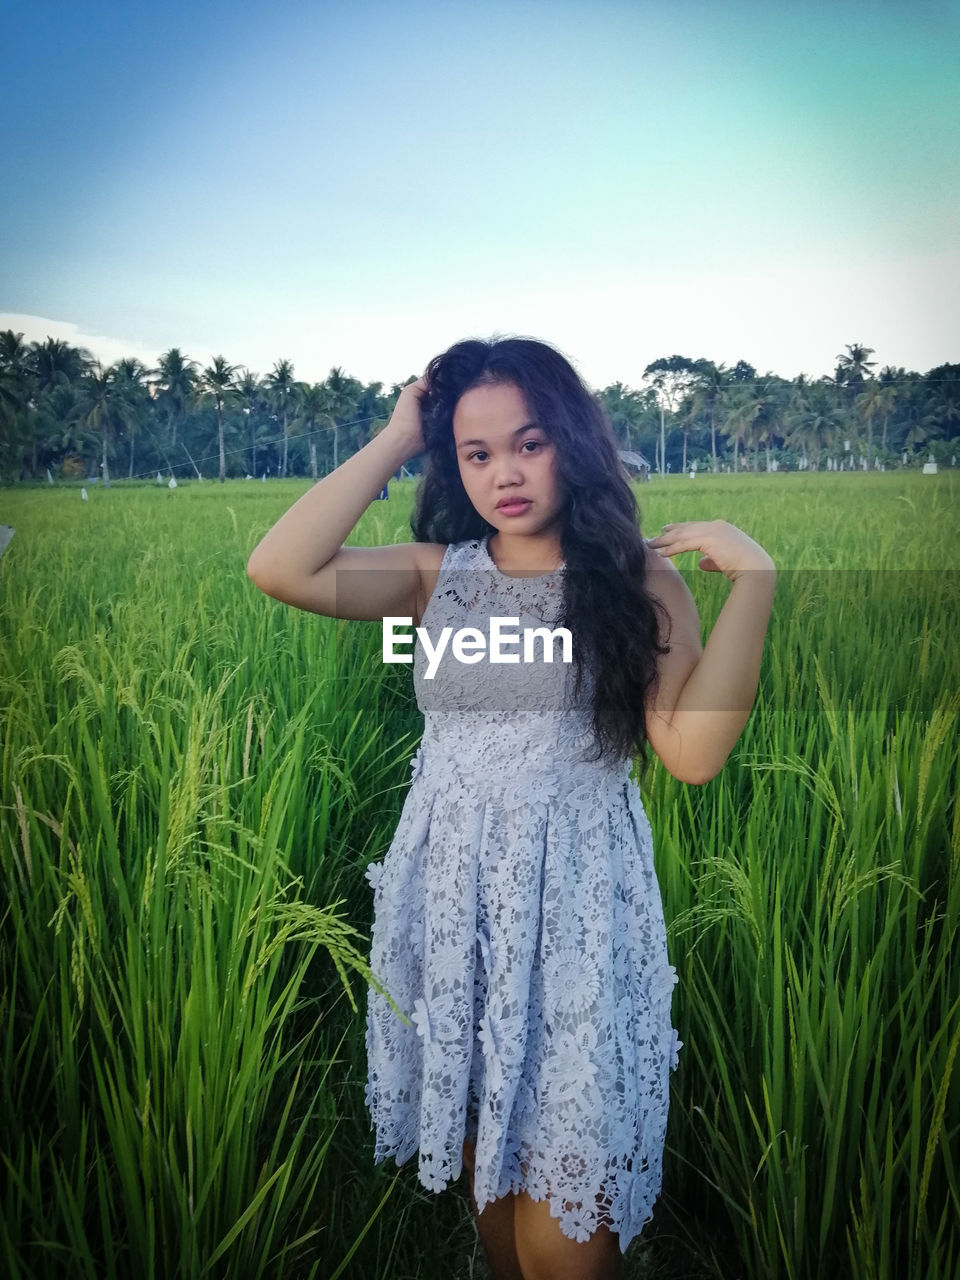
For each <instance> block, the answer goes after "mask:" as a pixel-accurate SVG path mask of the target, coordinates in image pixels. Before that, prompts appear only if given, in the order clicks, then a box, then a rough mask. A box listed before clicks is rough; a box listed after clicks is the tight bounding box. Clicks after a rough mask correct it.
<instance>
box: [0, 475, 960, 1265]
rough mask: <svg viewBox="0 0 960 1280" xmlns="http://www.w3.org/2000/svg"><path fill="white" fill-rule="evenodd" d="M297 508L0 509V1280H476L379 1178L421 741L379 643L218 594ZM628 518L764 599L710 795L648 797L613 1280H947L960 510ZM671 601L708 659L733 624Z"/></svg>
mask: <svg viewBox="0 0 960 1280" xmlns="http://www.w3.org/2000/svg"><path fill="white" fill-rule="evenodd" d="M304 487H305V486H304V484H303V482H290V483H284V482H275V483H271V484H265V485H261V484H260V483H255V482H249V483H244V482H231V483H229V484H227V485H226V486H223V487H221V486H219V485H216V484H211V483H205V484H193V485H190V484H185V485H182V486H181V487H180V488H178V489H177V490H176V491H168V490H167V489H165V488H154V487H152V486H143V487H136V486H131V487H126V486H123V485H117V486H114V487H113V488H112V489H111V490H109V491H103V490H97V489H94V490H92V491H91V492H90V499H89V501H87V502H82V501H81V499H80V495H79V489H78V488H72V487H67V486H59V487H57V488H55V489H49V490H47V489H35V490H6V491H4V492H2V493H0V521H2V522H4V523H7V524H11V525H13V526H14V527H15V528H16V531H17V532H16V536H15V537H14V540H13V542H12V543H11V545H10V547H9V548H8V549H7V551H6V552H5V553H4V555H3V557H2V560H0V636H2V645H0V715H2V745H3V760H2V766H0V768H2V781H0V876H2V884H0V893H2V899H0V1026H2V1029H3V1030H2V1036H0V1054H2V1069H0V1191H2V1199H0V1203H2V1208H0V1270H2V1272H3V1274H4V1275H7V1276H10V1277H11V1280H20V1278H24V1280H26V1278H28V1277H29V1278H32V1277H37V1278H38V1280H40V1278H42V1280H47V1278H48V1277H49V1278H51V1280H52V1278H53V1277H63V1276H70V1277H73V1276H78V1277H81V1276H82V1277H90V1280H94V1278H95V1277H96V1278H97V1280H100V1277H111V1278H113V1277H118V1278H125V1277H133V1276H137V1277H143V1276H149V1277H154V1276H156V1277H161V1276H174V1275H176V1276H184V1277H191V1278H193V1277H197V1278H199V1277H231V1278H233V1277H236V1280H248V1278H256V1277H261V1276H262V1277H278V1278H279V1277H285V1278H286V1277H301V1276H302V1277H325V1278H331V1280H332V1278H333V1277H337V1276H344V1277H357V1278H360V1277H363V1278H364V1280H366V1278H369V1277H377V1278H379V1277H390V1278H391V1280H404V1278H405V1277H415V1276H422V1277H429V1278H430V1280H432V1278H433V1277H436V1278H437V1280H439V1278H440V1277H444V1278H445V1280H448V1278H449V1277H451V1276H463V1277H466V1276H467V1275H468V1274H471V1273H473V1274H478V1275H479V1274H481V1272H480V1270H479V1268H477V1269H476V1270H474V1269H473V1264H472V1263H471V1261H470V1260H471V1258H472V1257H473V1255H474V1251H475V1233H474V1229H473V1225H472V1222H471V1220H470V1217H469V1210H468V1200H467V1191H466V1184H465V1182H463V1181H461V1183H460V1184H459V1185H458V1187H457V1188H455V1189H454V1190H453V1191H448V1192H447V1193H445V1194H444V1195H441V1196H439V1197H436V1196H433V1195H432V1194H431V1193H429V1192H426V1191H425V1190H424V1189H423V1188H421V1187H420V1186H419V1184H418V1183H417V1180H416V1174H415V1162H410V1163H408V1164H407V1165H406V1166H404V1168H403V1169H401V1170H399V1171H398V1170H397V1168H396V1166H395V1165H392V1166H388V1164H386V1163H385V1164H383V1165H380V1166H378V1167H374V1166H373V1164H372V1150H373V1138H372V1134H371V1132H370V1129H369V1126H368V1121H367V1118H366V1113H365V1111H364V1108H363V1083H364V1079H365V1059H364V1046H363V1008H364V1000H365V988H366V983H367V981H368V980H369V978H370V975H369V971H368V969H367V966H366V964H365V958H366V955H367V951H368V944H367V937H368V935H369V925H370V915H371V907H372V900H371V895H370V891H369V887H368V886H367V884H366V882H365V880H364V879H363V873H364V870H365V867H366V865H367V863H368V862H369V861H370V860H371V859H372V858H374V857H379V856H380V855H382V853H383V851H384V849H385V847H386V845H387V843H388V842H389V839H390V835H391V832H392V829H393V826H394V824H395V822H396V818H397V815H398V813H399V808H400V805H401V803H402V799H403V792H404V787H405V785H406V781H407V778H408V776H409V770H408V767H407V760H408V758H409V756H410V754H411V752H412V751H413V749H414V747H415V745H416V741H417V737H418V734H419V728H420V722H419V716H418V713H417V710H416V706H415V703H414V701H413V696H412V688H411V686H410V675H409V672H408V670H407V669H406V668H404V667H386V668H385V667H383V665H382V664H381V662H380V635H379V627H378V626H377V625H376V624H368V623H337V622H335V621H333V620H330V619H322V618H317V617H312V616H309V615H306V614H300V613H297V612H296V611H294V610H291V609H287V608H285V607H283V606H281V605H279V604H276V603H274V602H272V601H270V600H268V599H266V598H265V597H264V596H263V595H261V594H260V593H259V592H258V591H257V590H256V588H255V587H253V585H252V584H251V583H250V582H249V581H248V580H247V578H246V575H245V572H244V565H245V560H246V557H247V555H248V553H249V551H250V550H251V549H252V547H253V546H254V544H255V543H256V542H257V540H258V539H259V537H260V536H261V535H262V534H263V532H265V530H266V529H267V528H268V527H269V525H270V524H271V523H272V522H273V520H275V519H276V517H277V516H278V515H279V514H280V513H281V512H282V511H283V510H284V509H285V508H286V507H287V506H288V505H289V504H290V503H291V502H292V501H293V500H294V499H295V497H297V496H298V495H299V494H300V493H301V492H303V490H304ZM639 493H640V502H641V509H642V513H643V526H644V533H645V534H646V535H647V536H650V535H652V534H653V533H654V532H656V531H659V529H660V527H661V525H662V523H663V522H664V521H680V520H691V519H710V518H715V517H722V518H724V519H727V520H729V521H731V522H732V523H734V524H737V525H739V526H740V527H741V528H743V529H745V530H746V531H747V532H748V533H749V534H750V535H751V536H752V537H754V538H756V539H757V540H758V541H759V542H761V543H762V544H763V545H764V546H765V547H766V548H767V550H768V551H769V552H770V554H771V555H772V556H773V558H774V560H775V562H776V563H777V565H778V569H779V574H778V585H777V597H776V601H775V604H774V613H773V617H772V619H771V625H770V630H769V635H768V641H767V649H766V653H765V659H764V668H763V673H762V677H761V686H760V690H759V693H758V697H757V704H756V706H755V708H754V712H753V714H752V716H751V719H750V721H749V723H748V725H747V727H746V729H745V731H744V733H743V735H742V737H741V739H740V741H739V743H738V744H737V747H736V748H735V750H734V753H733V755H732V757H731V759H730V760H729V761H728V763H727V765H726V767H725V768H724V770H723V771H722V772H721V774H720V775H719V776H718V777H717V778H716V779H715V780H714V781H713V782H711V783H709V784H708V785H707V786H705V787H701V788H696V787H688V786H684V785H682V784H680V783H678V782H676V780H675V779H673V778H672V777H670V776H669V775H668V774H667V773H666V772H665V771H664V770H663V769H662V767H661V766H659V764H657V765H655V767H654V768H652V769H651V771H650V774H649V775H648V778H647V781H646V784H645V789H644V803H645V806H646V808H647V811H648V813H649V814H650V817H651V822H652V824H653V830H654V835H655V842H656V855H657V870H658V875H659V878H660V884H661V889H662V893H663V899H664V906H665V911H666V915H667V921H668V930H669V937H670V954H671V960H672V961H673V963H674V964H675V965H676V967H677V969H678V971H679V974H680V984H679V986H678V988H677V992H676V995H675V997H674V1005H673V1012H674V1024H675V1025H676V1026H677V1027H678V1029H679V1032H680V1038H681V1040H682V1041H683V1042H684V1049H683V1050H682V1051H681V1055H680V1067H679V1069H678V1071H677V1072H676V1073H675V1075H674V1077H673V1094H672V1102H671V1116H670V1128H669V1133H668V1143H667V1148H668V1149H667V1153H666V1160H665V1187H664V1196H663V1198H662V1201H661V1205H660V1207H659V1209H658V1213H657V1217H656V1219H655V1222H654V1224H652V1229H651V1230H648V1232H645V1233H644V1237H643V1238H641V1239H639V1240H637V1241H635V1242H634V1243H633V1245H631V1248H630V1250H629V1252H628V1256H627V1262H628V1267H627V1269H626V1275H627V1276H639V1275H645V1276H653V1275H662V1276H666V1275H668V1274H669V1275H673V1274H677V1275H680V1274H682V1275H686V1276H691V1275H695V1274H696V1275H708V1274H715V1275H718V1276H726V1277H731V1276H743V1277H749V1280H775V1278H778V1277H784V1278H787V1280H812V1278H813V1277H817V1276H821V1275H823V1276H837V1275H844V1276H850V1277H854V1278H855V1280H953V1277H955V1276H956V1274H957V1273H958V1270H960V1155H958V1151H960V1141H958V1139H960V1088H958V1073H960V1066H958V1062H957V1056H958V1046H960V969H958V966H957V961H956V955H957V944H958V941H960V938H958V912H960V811H958V808H957V804H956V800H957V791H958V767H957V743H958V734H957V720H958V713H960V693H958V678H957V677H958V672H960V662H958V657H960V653H958V648H960V646H958V641H957V608H956V600H957V598H958V591H957V588H958V586H960V550H958V548H960V477H958V475H957V474H956V473H952V472H946V473H941V474H940V475H938V476H936V477H927V476H921V475H918V474H917V473H915V472H913V473H909V474H905V473H884V474H873V475H860V474H826V475H798V474H792V475H784V474H778V475H769V476H768V475H760V476H741V477H733V476H715V477H714V476H703V475H701V476H698V477H697V479H696V480H695V481H689V480H688V479H686V478H685V477H676V478H671V479H668V480H666V481H654V482H653V483H651V484H649V485H646V486H642V487H641V489H640V490H639ZM411 501H412V488H411V487H410V486H409V485H391V497H390V501H389V502H377V503H374V504H373V506H372V508H371V510H370V511H369V512H368V513H367V515H366V516H365V518H364V520H363V521H362V523H361V525H360V527H359V529H358V531H357V533H356V535H355V539H356V540H357V541H362V542H365V543H377V542H388V541H400V540H404V539H405V538H407V537H408V536H409V529H408V524H407V521H408V518H409V511H410V505H411ZM679 567H680V568H681V570H682V571H683V572H684V574H685V576H686V577H687V581H688V582H689V584H690V586H691V589H692V590H693V593H694V596H695V598H696V600H697V603H698V607H699V610H700V616H701V621H702V624H703V628H704V636H706V633H707V630H708V628H709V625H710V624H711V622H712V620H713V619H714V618H715V617H716V614H717V612H718V611H719V609H720V607H721V605H722V602H723V599H724V598H725V588H726V587H727V584H726V582H725V580H723V579H722V578H719V575H716V574H704V573H702V572H700V571H699V570H698V569H697V567H696V557H694V556H686V557H681V559H680V563H679Z"/></svg>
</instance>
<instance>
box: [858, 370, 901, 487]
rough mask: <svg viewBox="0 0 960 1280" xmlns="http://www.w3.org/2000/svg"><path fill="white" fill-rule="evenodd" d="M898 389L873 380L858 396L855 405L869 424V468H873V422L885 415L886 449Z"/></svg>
mask: <svg viewBox="0 0 960 1280" xmlns="http://www.w3.org/2000/svg"><path fill="white" fill-rule="evenodd" d="M896 395H897V390H896V387H892V386H890V385H889V384H888V385H886V386H884V385H883V384H882V383H880V382H874V381H873V379H871V380H870V381H869V382H868V383H867V384H866V385H865V387H864V389H863V390H862V391H861V392H860V394H859V395H858V396H857V398H856V400H855V401H854V404H855V406H856V410H857V413H858V415H859V417H860V418H861V419H862V420H863V421H864V422H865V423H866V424H867V467H868V468H869V467H872V466H873V420H874V418H875V417H876V416H877V414H883V415H884V432H883V435H884V448H885V447H886V435H887V432H886V418H888V417H889V416H890V410H891V409H892V408H893V404H894V400H895V399H896Z"/></svg>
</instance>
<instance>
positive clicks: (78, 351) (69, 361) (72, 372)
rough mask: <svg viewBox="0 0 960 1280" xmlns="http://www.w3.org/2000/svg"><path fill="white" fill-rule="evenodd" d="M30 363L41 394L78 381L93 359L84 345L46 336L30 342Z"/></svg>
mask: <svg viewBox="0 0 960 1280" xmlns="http://www.w3.org/2000/svg"><path fill="white" fill-rule="evenodd" d="M30 363H31V365H32V367H33V373H34V377H35V378H36V387H37V392H38V393H39V394H40V395H43V393H44V392H45V391H52V390H53V388H54V387H67V386H71V385H72V384H74V383H76V382H79V381H80V379H81V378H82V377H83V375H84V373H85V372H86V371H87V369H89V368H90V367H91V366H92V365H93V363H94V361H93V356H92V355H91V354H90V352H89V351H87V350H86V349H85V348H84V347H72V346H71V345H70V343H69V342H64V341H63V340H62V339H61V338H46V339H45V340H44V341H43V342H31V344H30Z"/></svg>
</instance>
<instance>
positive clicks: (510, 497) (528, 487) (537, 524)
mask: <svg viewBox="0 0 960 1280" xmlns="http://www.w3.org/2000/svg"><path fill="white" fill-rule="evenodd" d="M453 438H454V443H455V446H456V450H457V462H458V464H459V467H460V476H461V479H462V480H463V487H464V489H465V490H466V493H467V497H468V498H469V499H470V501H471V503H472V504H473V506H474V508H475V510H476V511H477V512H478V513H479V514H480V515H481V516H483V518H484V520H486V521H487V522H488V524H492V525H493V527H494V528H495V529H496V530H497V531H498V532H503V533H508V534H513V533H517V534H540V533H558V532H559V524H560V514H561V511H562V509H563V489H562V485H561V482H560V477H559V475H558V473H557V465H556V446H555V445H554V443H553V441H552V440H551V439H550V437H549V436H548V435H547V433H546V431H544V429H543V427H541V426H538V425H536V424H535V423H534V422H533V418H532V415H531V413H530V411H529V409H528V408H527V403H526V401H525V400H524V398H523V393H522V392H521V391H520V388H519V387H517V386H514V384H513V383H511V382H506V383H498V384H496V385H493V386H489V385H484V386H479V387H474V388H473V389H472V390H470V391H465V392H464V394H463V395H462V396H461V397H460V399H459V400H458V402H457V407H456V409H454V412H453Z"/></svg>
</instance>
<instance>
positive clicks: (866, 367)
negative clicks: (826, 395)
mask: <svg viewBox="0 0 960 1280" xmlns="http://www.w3.org/2000/svg"><path fill="white" fill-rule="evenodd" d="M872 355H873V347H865V346H863V345H862V344H861V343H859V342H853V343H848V344H847V350H846V352H845V353H844V354H843V355H841V356H837V370H836V383H837V385H838V386H840V387H846V389H847V405H848V407H850V408H852V406H853V402H854V400H855V399H856V397H857V395H858V394H859V392H860V391H861V389H862V387H863V384H864V382H865V381H866V380H867V379H868V378H870V377H872V374H871V370H872V369H873V367H874V365H875V363H876V361H874V360H868V359H867V357H868V356H872Z"/></svg>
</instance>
